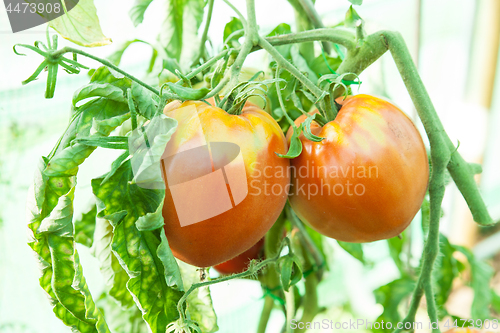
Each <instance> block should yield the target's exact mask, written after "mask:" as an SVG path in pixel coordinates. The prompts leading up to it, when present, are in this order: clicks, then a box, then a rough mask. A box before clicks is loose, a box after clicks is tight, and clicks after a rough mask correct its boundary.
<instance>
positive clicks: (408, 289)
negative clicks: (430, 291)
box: [373, 276, 415, 333]
mask: <svg viewBox="0 0 500 333" xmlns="http://www.w3.org/2000/svg"><path fill="white" fill-rule="evenodd" d="M414 287H415V281H413V280H412V279H411V278H409V277H407V276H405V277H402V278H400V279H397V280H394V281H392V282H389V283H388V284H386V285H383V286H381V287H379V288H378V289H375V291H374V292H373V293H374V294H375V300H376V302H377V303H378V304H381V305H382V306H383V307H384V312H383V313H382V314H381V315H380V316H379V317H378V318H377V322H381V321H384V322H386V323H387V322H392V323H396V322H399V321H401V319H402V317H401V314H400V312H399V311H398V308H399V305H400V303H401V301H402V300H403V299H405V298H407V297H408V296H410V295H411V293H412V292H413V288H414ZM381 326H382V325H381ZM382 327H384V329H374V330H373V331H375V332H387V333H389V332H392V330H393V329H394V328H392V329H387V327H386V325H383V326H382Z"/></svg>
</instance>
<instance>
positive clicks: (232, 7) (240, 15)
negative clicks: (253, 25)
mask: <svg viewBox="0 0 500 333" xmlns="http://www.w3.org/2000/svg"><path fill="white" fill-rule="evenodd" d="M222 1H224V2H225V3H226V5H228V6H229V7H231V9H232V10H233V11H234V12H235V13H236V15H238V18H239V19H240V21H241V23H242V24H243V26H244V27H245V28H246V27H247V25H248V23H247V20H246V19H245V16H243V14H241V12H240V11H239V10H238V8H236V7H235V6H234V5H233V4H232V3H231V2H229V1H228V0H222Z"/></svg>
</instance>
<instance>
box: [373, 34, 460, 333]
mask: <svg viewBox="0 0 500 333" xmlns="http://www.w3.org/2000/svg"><path fill="white" fill-rule="evenodd" d="M382 36H383V39H384V42H385V43H386V45H387V47H388V48H389V50H390V51H391V54H392V57H393V59H394V62H395V63H396V66H397V67H398V70H399V72H400V74H401V77H402V79H403V82H404V83H405V85H406V89H407V90H408V93H409V94H410V97H411V98H412V100H413V104H414V105H415V108H416V109H417V112H418V114H419V116H420V119H421V120H422V123H423V125H424V128H425V131H426V133H427V136H428V137H429V142H430V144H431V161H432V175H431V180H430V185H429V197H430V222H429V233H428V236H427V241H426V243H425V248H424V261H423V263H422V270H421V272H420V277H419V281H418V283H417V286H416V288H415V292H414V294H413V299H412V307H411V309H412V313H409V316H407V317H406V318H405V321H408V322H414V321H415V318H414V314H413V311H416V309H415V307H416V306H417V305H418V303H419V302H420V298H421V297H422V291H421V288H423V290H424V293H425V296H426V300H427V311H428V314H429V318H430V320H431V321H433V322H437V320H438V316H437V310H436V301H435V297H434V293H433V291H432V269H433V266H434V261H435V259H436V257H437V255H438V253H439V219H440V217H441V203H442V201H443V197H444V190H445V184H444V181H445V179H444V173H445V168H446V166H447V165H448V163H449V161H450V158H451V154H450V150H449V148H448V146H447V144H446V141H445V137H447V135H446V133H445V131H444V128H443V126H442V124H441V122H440V120H439V118H438V116H437V113H436V111H435V110H434V106H433V105H432V102H431V100H430V98H429V95H428V94H427V91H426V90H425V87H424V85H423V83H422V80H421V79H420V76H419V75H418V72H417V68H416V66H415V64H414V62H413V60H412V58H411V56H410V52H409V51H408V48H407V47H406V44H405V42H404V40H403V38H402V37H401V36H400V35H399V34H398V33H394V32H384V33H383V34H382ZM433 332H439V328H437V329H433Z"/></svg>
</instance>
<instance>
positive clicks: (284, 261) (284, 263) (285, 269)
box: [280, 254, 302, 291]
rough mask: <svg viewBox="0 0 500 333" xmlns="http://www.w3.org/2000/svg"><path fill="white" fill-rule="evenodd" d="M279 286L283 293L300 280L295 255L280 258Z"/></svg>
mask: <svg viewBox="0 0 500 333" xmlns="http://www.w3.org/2000/svg"><path fill="white" fill-rule="evenodd" d="M280 270H281V276H280V279H281V285H282V286H283V289H284V290H285V291H288V290H290V287H291V286H293V285H295V284H297V283H298V282H299V281H300V280H301V279H302V268H301V267H300V262H299V258H298V257H297V256H296V255H295V254H288V255H287V256H285V257H282V258H280Z"/></svg>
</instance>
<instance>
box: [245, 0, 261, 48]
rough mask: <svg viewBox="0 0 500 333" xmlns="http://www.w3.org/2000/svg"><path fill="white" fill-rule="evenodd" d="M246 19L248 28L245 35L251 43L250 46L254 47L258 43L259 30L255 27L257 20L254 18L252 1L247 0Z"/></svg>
mask: <svg viewBox="0 0 500 333" xmlns="http://www.w3.org/2000/svg"><path fill="white" fill-rule="evenodd" d="M247 19H248V26H247V30H246V31H245V34H247V35H248V36H247V38H250V40H251V41H252V46H255V45H257V44H258V43H259V28H258V27H257V18H256V16H255V2H254V0H247Z"/></svg>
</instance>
